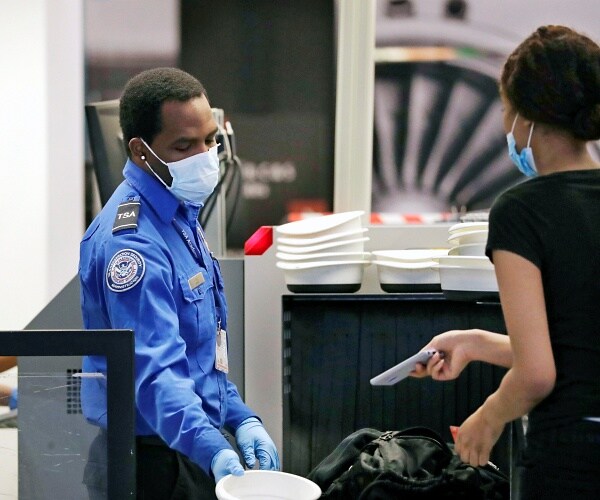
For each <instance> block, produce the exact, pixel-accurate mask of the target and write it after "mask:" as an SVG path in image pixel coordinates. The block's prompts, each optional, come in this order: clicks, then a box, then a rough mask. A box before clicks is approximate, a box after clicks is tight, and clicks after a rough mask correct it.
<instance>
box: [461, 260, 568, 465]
mask: <svg viewBox="0 0 600 500" xmlns="http://www.w3.org/2000/svg"><path fill="white" fill-rule="evenodd" d="M494 263H495V267H496V276H497V278H498V286H499V289H500V300H501V303H502V310H503V313H504V320H505V323H506V328H507V331H508V334H509V336H510V347H511V349H512V365H511V367H510V369H509V371H508V372H507V373H506V375H505V376H504V378H503V379H502V382H501V384H500V387H499V388H498V390H496V392H494V393H493V394H492V395H490V396H489V397H488V399H487V400H486V401H485V403H484V404H483V405H482V406H481V407H480V408H479V409H478V410H477V411H476V412H475V413H474V414H473V415H472V416H471V417H469V418H468V419H467V420H466V421H465V422H464V424H463V425H462V426H461V428H460V430H459V434H458V439H457V443H456V444H457V451H458V452H459V454H460V456H461V458H462V459H463V460H464V461H466V462H469V463H471V464H472V465H477V464H479V465H483V464H485V463H486V462H487V461H488V459H489V453H490V450H491V448H492V446H493V445H494V444H495V442H496V441H497V439H498V437H499V436H500V434H501V432H502V429H503V428H504V425H505V424H506V423H507V422H510V421H511V420H514V419H515V418H518V417H520V416H522V415H525V414H526V413H528V412H529V411H530V410H531V409H532V408H533V407H534V406H536V405H537V404H538V403H539V402H540V401H541V400H542V399H544V398H545V397H546V396H547V395H548V394H549V393H550V392H551V391H552V389H553V387H554V383H555V380H556V367H555V364H554V356H553V354H552V346H551V344H550V334H549V331H548V320H547V316H546V304H545V300H544V290H543V286H542V276H541V272H540V270H539V269H538V268H537V267H536V266H535V265H533V264H532V263H531V262H529V261H528V260H526V259H524V258H523V257H520V256H518V255H516V254H514V253H512V252H507V251H501V250H497V251H494Z"/></svg>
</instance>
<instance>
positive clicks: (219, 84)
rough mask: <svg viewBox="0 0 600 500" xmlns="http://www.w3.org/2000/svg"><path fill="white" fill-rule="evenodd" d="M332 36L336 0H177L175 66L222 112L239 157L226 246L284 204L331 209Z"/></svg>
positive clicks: (275, 216) (274, 219)
mask: <svg viewBox="0 0 600 500" xmlns="http://www.w3.org/2000/svg"><path fill="white" fill-rule="evenodd" d="M334 34H335V27H334V2H333V0H331V1H329V0H303V1H301V2H298V1H293V0H252V1H247V0H220V1H204V2H200V1H193V0H182V2H181V41H182V46H181V61H180V67H181V68H182V69H184V70H186V71H188V72H190V73H191V74H193V75H194V76H196V77H198V78H199V79H200V81H202V83H203V84H204V85H205V87H206V89H207V92H208V95H209V98H210V101H211V104H212V106H214V107H219V108H223V109H224V110H225V115H226V119H229V120H230V121H231V124H232V125H233V128H234V130H235V133H236V142H237V151H238V155H239V157H240V159H241V160H242V173H243V175H244V184H243V189H242V192H241V194H240V196H239V204H238V209H237V212H236V215H235V217H233V219H232V224H231V226H230V227H229V231H228V246H230V247H231V246H233V247H241V246H243V242H244V241H245V240H246V239H247V238H248V237H249V236H250V235H251V234H252V233H253V232H254V231H255V230H256V229H257V228H258V227H259V226H261V225H273V224H280V223H281V222H282V221H283V220H285V218H286V214H287V212H288V211H291V210H298V208H300V209H303V208H308V209H310V208H313V209H318V210H331V208H332V203H333V139H334V133H333V131H334V114H335V90H334V89H335V50H334ZM231 205H232V200H228V206H229V207H231Z"/></svg>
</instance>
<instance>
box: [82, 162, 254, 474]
mask: <svg viewBox="0 0 600 500" xmlns="http://www.w3.org/2000/svg"><path fill="white" fill-rule="evenodd" d="M123 174H124V176H125V181H124V182H123V183H122V184H121V185H120V186H119V187H118V188H117V189H116V191H115V193H114V194H113V195H112V197H111V198H110V200H109V201H108V202H107V204H106V206H105V207H104V208H103V210H102V211H101V212H100V214H99V215H98V216H97V217H96V219H94V221H93V222H92V224H90V227H89V228H88V230H87V231H86V233H85V235H84V237H83V240H82V242H81V247H80V263H79V277H80V282H81V307H82V313H83V323H84V326H85V328H89V329H108V328H113V329H131V330H133V331H134V334H135V396H136V434H138V435H158V436H159V437H160V438H162V439H163V440H164V441H165V442H166V443H167V444H168V445H169V446H170V447H171V448H173V449H175V450H178V451H180V452H181V453H183V454H185V455H186V456H188V457H189V458H190V459H191V460H193V461H194V462H196V463H197V464H198V465H200V466H201V467H202V468H203V469H204V470H205V471H206V472H210V464H211V460H212V457H213V456H214V454H215V453H217V452H218V451H219V450H221V449H223V448H230V445H229V443H228V442H227V440H226V439H225V438H224V437H223V435H222V434H221V432H220V429H222V428H224V427H225V428H228V429H230V430H235V429H236V428H237V427H238V426H239V424H240V423H242V422H243V421H244V420H245V419H247V418H249V417H253V416H256V415H255V414H254V413H253V412H252V411H251V410H250V409H249V408H248V407H247V406H246V405H245V404H244V403H243V401H242V400H241V397H240V395H239V393H238V391H237V388H236V387H235V385H234V384H233V383H231V382H229V381H228V380H227V376H226V374H225V373H223V372H221V371H218V370H217V369H216V368H215V351H216V343H217V330H218V328H219V327H220V328H222V329H225V330H226V328H227V305H226V301H225V295H224V292H223V280H222V277H221V273H220V269H219V265H218V262H217V261H216V260H215V259H213V257H212V255H211V254H210V253H209V251H208V248H207V246H206V244H205V242H204V241H203V235H202V232H201V229H200V228H199V226H197V218H198V212H199V207H197V206H194V205H191V204H187V203H182V202H180V201H179V200H178V199H177V198H175V197H174V196H173V195H172V194H171V193H170V192H169V191H168V190H166V189H165V187H164V186H163V185H162V184H160V183H159V182H158V180H156V179H155V178H154V177H152V176H151V175H149V174H147V173H146V172H144V171H143V170H142V169H140V168H139V167H137V166H136V165H135V164H133V163H132V162H131V161H130V160H128V161H127V164H126V165H125V169H124V171H123ZM135 210H137V211H138V213H137V215H136V214H135V213H134V211H135ZM118 214H120V215H118ZM131 221H134V223H133V224H129V223H130V222H131ZM136 223H137V224H136ZM84 371H86V372H101V373H104V374H105V373H106V360H105V359H104V358H102V357H97V356H91V357H87V358H85V359H84ZM82 406H83V410H84V413H85V416H86V418H87V419H88V420H89V421H91V422H93V423H96V424H98V425H100V426H102V427H106V425H107V422H106V419H107V417H106V380H103V379H100V378H93V379H89V378H88V379H84V381H83V384H82ZM117 425H118V423H117Z"/></svg>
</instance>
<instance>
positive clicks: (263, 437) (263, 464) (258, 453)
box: [235, 417, 280, 470]
mask: <svg viewBox="0 0 600 500" xmlns="http://www.w3.org/2000/svg"><path fill="white" fill-rule="evenodd" d="M235 441H236V442H237V445H238V448H239V449H240V451H241V452H242V455H243V456H244V460H245V461H246V465H247V466H248V467H249V468H250V469H252V468H253V467H254V464H255V463H256V457H257V458H258V464H259V468H260V469H263V470H279V469H280V466H279V455H278V454H277V449H276V448H275V443H273V440H272V439H271V438H270V437H269V435H268V434H267V431H266V429H265V428H264V427H263V425H262V424H261V423H260V420H258V419H257V418H254V417H250V418H248V419H246V420H244V421H243V422H242V424H241V425H240V426H239V427H238V428H237V430H236V431H235Z"/></svg>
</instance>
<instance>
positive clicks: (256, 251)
mask: <svg viewBox="0 0 600 500" xmlns="http://www.w3.org/2000/svg"><path fill="white" fill-rule="evenodd" d="M272 245H273V227H272V226H261V227H259V228H258V229H257V230H256V231H255V232H254V234H253V235H252V236H250V238H248V239H247V240H246V243H244V255H262V254H264V253H265V252H266V251H267V250H268V249H269V248H270V247H271V246H272Z"/></svg>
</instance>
